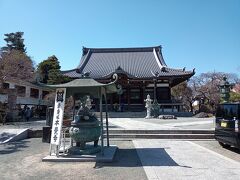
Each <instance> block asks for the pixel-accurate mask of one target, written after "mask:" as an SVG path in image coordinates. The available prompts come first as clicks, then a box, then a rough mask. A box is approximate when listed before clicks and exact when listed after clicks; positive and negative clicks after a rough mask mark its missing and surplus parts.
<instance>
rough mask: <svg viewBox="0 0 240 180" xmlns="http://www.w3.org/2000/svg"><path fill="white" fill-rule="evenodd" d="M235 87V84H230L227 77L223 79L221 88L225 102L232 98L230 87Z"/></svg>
mask: <svg viewBox="0 0 240 180" xmlns="http://www.w3.org/2000/svg"><path fill="white" fill-rule="evenodd" d="M232 87H233V84H230V83H229V82H228V81H227V77H225V76H224V77H223V80H222V81H221V82H220V85H219V89H220V94H221V98H223V100H224V102H228V101H229V98H230V89H231V88H232Z"/></svg>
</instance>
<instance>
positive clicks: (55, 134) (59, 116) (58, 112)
mask: <svg viewBox="0 0 240 180" xmlns="http://www.w3.org/2000/svg"><path fill="white" fill-rule="evenodd" d="M65 97H66V88H59V89H57V90H56V97H55V107H54V113H53V123H52V136H51V144H55V145H59V144H60V138H61V130H62V122H63V113H64V105H65Z"/></svg>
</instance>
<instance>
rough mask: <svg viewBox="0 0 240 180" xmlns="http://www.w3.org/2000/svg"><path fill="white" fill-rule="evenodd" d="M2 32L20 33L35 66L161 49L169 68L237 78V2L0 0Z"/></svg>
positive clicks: (65, 64) (239, 62)
mask: <svg viewBox="0 0 240 180" xmlns="http://www.w3.org/2000/svg"><path fill="white" fill-rule="evenodd" d="M0 20H1V21H0V46H3V45H5V42H4V40H3V39H4V34H5V33H10V32H16V31H23V32H24V33H25V34H24V38H25V45H26V47H27V52H28V55H30V56H31V57H32V58H33V60H34V61H35V62H36V63H39V62H40V61H42V60H44V59H46V58H47V57H48V56H51V55H56V56H57V57H58V59H59V61H60V63H61V66H62V70H67V69H72V68H75V67H76V66H77V65H78V64H79V61H80V57H81V53H82V46H85V47H141V46H156V45H162V47H163V49H162V51H163V56H164V58H165V61H166V63H167V65H168V66H169V67H174V68H183V67H186V68H187V69H193V68H196V72H197V74H199V73H202V72H208V71H214V70H215V71H221V72H228V73H237V74H238V75H240V0H101V1H100V0H88V1H87V0H68V1H67V0H65V1H63V0H62V1H60V0H51V1H50V0H41V1H34V0H23V1H19V0H0Z"/></svg>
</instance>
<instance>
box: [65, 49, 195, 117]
mask: <svg viewBox="0 0 240 180" xmlns="http://www.w3.org/2000/svg"><path fill="white" fill-rule="evenodd" d="M62 73H63V74H64V75H66V76H69V77H71V78H73V79H76V78H81V77H83V76H85V75H88V76H89V77H91V78H93V79H95V80H96V81H98V82H101V83H109V82H111V81H112V76H113V74H114V73H116V74H118V81H117V86H118V87H119V88H120V90H119V92H118V93H115V94H110V95H108V97H107V103H108V107H109V110H110V111H143V110H144V108H145V107H144V106H145V102H144V99H146V96H147V95H148V94H149V95H150V97H151V99H155V100H157V102H158V103H159V105H160V107H161V109H162V110H163V111H164V110H165V111H168V110H169V111H177V112H178V111H182V105H183V104H182V103H181V102H176V101H175V100H174V98H173V97H172V96H171V88H172V87H174V86H176V85H178V84H180V83H181V82H184V81H187V80H188V79H189V78H191V77H192V76H193V75H194V74H195V70H194V69H193V70H191V71H187V70H186V69H185V68H182V69H175V68H171V67H168V66H167V64H166V62H165V60H164V58H163V55H162V48H161V46H154V47H137V48H86V47H83V50H82V58H81V60H80V64H79V65H78V66H77V67H76V68H74V69H71V70H68V71H62ZM94 103H95V104H96V105H97V104H98V102H97V100H96V101H95V102H94ZM96 107H97V106H96Z"/></svg>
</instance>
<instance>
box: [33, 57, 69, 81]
mask: <svg viewBox="0 0 240 180" xmlns="http://www.w3.org/2000/svg"><path fill="white" fill-rule="evenodd" d="M60 68H61V66H60V64H59V61H58V59H57V57H56V56H55V55H53V56H50V57H48V58H47V59H46V60H44V61H42V62H41V63H39V64H38V68H37V71H38V74H39V75H40V81H41V82H42V83H45V84H46V83H48V84H59V83H64V82H68V81H70V78H68V77H66V76H63V75H62V74H61V71H60Z"/></svg>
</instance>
